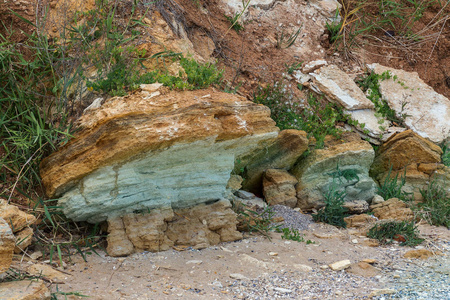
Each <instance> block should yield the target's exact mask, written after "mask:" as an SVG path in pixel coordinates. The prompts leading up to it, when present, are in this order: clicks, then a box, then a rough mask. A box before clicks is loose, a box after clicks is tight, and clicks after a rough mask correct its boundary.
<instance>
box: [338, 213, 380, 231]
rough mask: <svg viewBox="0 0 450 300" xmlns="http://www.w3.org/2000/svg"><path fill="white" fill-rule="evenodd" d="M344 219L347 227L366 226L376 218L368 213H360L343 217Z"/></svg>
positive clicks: (373, 222) (374, 221)
mask: <svg viewBox="0 0 450 300" xmlns="http://www.w3.org/2000/svg"><path fill="white" fill-rule="evenodd" d="M344 221H345V224H347V227H348V228H368V227H371V226H372V225H374V224H375V223H376V221H377V218H375V217H373V216H371V215H368V214H361V215H353V216H349V217H345V218H344Z"/></svg>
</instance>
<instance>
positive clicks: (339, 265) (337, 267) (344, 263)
mask: <svg viewBox="0 0 450 300" xmlns="http://www.w3.org/2000/svg"><path fill="white" fill-rule="evenodd" d="M351 264H352V263H351V262H350V260H348V259H345V260H341V261H337V262H334V263H332V264H329V265H328V266H329V267H330V268H331V269H332V270H333V271H341V270H344V269H347V268H348V267H350V265H351Z"/></svg>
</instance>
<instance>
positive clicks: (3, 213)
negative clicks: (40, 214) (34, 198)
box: [0, 199, 36, 253]
mask: <svg viewBox="0 0 450 300" xmlns="http://www.w3.org/2000/svg"><path fill="white" fill-rule="evenodd" d="M0 219H3V220H6V221H7V223H8V225H9V227H10V228H11V229H12V232H13V233H14V235H15V241H16V247H15V249H14V252H15V253H20V252H21V251H22V250H24V249H25V248H26V247H28V246H29V245H30V244H31V240H32V238H33V229H32V228H31V227H30V225H32V224H33V223H34V222H36V217H35V216H33V215H31V214H27V213H26V212H23V211H21V210H20V209H19V208H18V207H17V206H14V205H9V204H8V203H7V202H6V201H5V200H3V199H0Z"/></svg>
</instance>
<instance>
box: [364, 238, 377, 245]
mask: <svg viewBox="0 0 450 300" xmlns="http://www.w3.org/2000/svg"><path fill="white" fill-rule="evenodd" d="M364 244H365V245H366V246H369V247H378V246H380V242H379V241H377V240H375V239H369V240H366V241H364Z"/></svg>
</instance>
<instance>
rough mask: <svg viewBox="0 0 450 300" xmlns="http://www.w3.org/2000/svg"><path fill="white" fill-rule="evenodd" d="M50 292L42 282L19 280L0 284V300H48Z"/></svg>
mask: <svg viewBox="0 0 450 300" xmlns="http://www.w3.org/2000/svg"><path fill="white" fill-rule="evenodd" d="M50 297H51V295H50V291H49V290H48V288H47V287H46V286H45V283H44V282H43V281H40V280H39V281H31V280H20V281H10V282H2V283H0V299H9V300H16V299H17V300H49V299H50Z"/></svg>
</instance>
